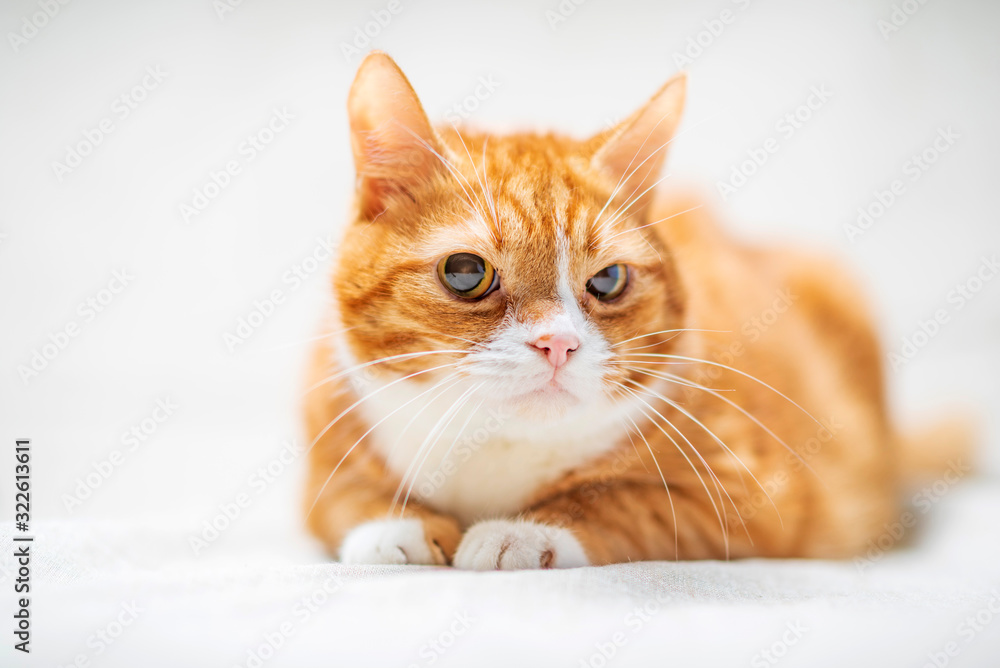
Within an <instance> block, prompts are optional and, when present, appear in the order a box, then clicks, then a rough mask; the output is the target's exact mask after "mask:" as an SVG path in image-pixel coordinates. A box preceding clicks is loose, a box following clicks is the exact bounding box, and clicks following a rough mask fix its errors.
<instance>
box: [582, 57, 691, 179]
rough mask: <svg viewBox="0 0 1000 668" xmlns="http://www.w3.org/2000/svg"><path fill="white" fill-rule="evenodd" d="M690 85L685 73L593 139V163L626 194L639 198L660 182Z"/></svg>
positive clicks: (674, 78) (673, 79)
mask: <svg viewBox="0 0 1000 668" xmlns="http://www.w3.org/2000/svg"><path fill="white" fill-rule="evenodd" d="M686 88H687V77H686V76H685V74H684V73H683V72H682V73H680V74H678V75H676V76H674V77H673V78H672V79H670V80H669V81H668V82H667V83H666V84H664V85H663V87H662V88H660V90H659V91H657V93H656V94H655V95H654V96H653V97H651V98H650V99H649V101H648V102H647V103H646V104H645V105H643V106H642V108H640V109H639V110H638V111H637V112H635V113H634V114H632V115H631V116H629V117H628V118H626V119H625V120H624V121H622V122H620V123H618V124H617V125H616V126H614V127H612V128H611V129H610V130H607V131H605V132H602V133H601V134H599V135H597V136H596V137H594V138H593V139H592V140H591V142H590V144H591V150H592V151H593V153H592V157H591V164H592V165H593V166H594V167H595V168H596V169H598V170H599V171H602V172H604V173H605V174H607V175H608V176H610V177H611V178H612V179H614V181H615V183H620V184H621V188H620V191H619V192H621V193H622V194H623V195H624V196H626V197H632V196H635V197H638V196H639V195H640V194H642V193H643V192H644V191H645V190H646V189H647V188H650V187H652V186H653V184H654V183H655V182H656V178H657V176H658V175H659V173H660V170H661V168H662V167H663V161H664V158H665V157H666V153H667V144H668V143H669V142H670V140H671V138H673V136H674V132H675V131H676V129H677V125H678V124H679V123H680V119H681V112H683V110H684V95H685V90H686Z"/></svg>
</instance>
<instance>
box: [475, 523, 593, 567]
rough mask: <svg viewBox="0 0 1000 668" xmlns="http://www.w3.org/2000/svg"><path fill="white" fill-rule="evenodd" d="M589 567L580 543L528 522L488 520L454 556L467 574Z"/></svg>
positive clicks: (477, 526)
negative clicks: (473, 572)
mask: <svg viewBox="0 0 1000 668" xmlns="http://www.w3.org/2000/svg"><path fill="white" fill-rule="evenodd" d="M589 564H590V562H589V560H588V559H587V555H586V553H585V552H584V550H583V546H582V545H580V541H578V540H577V539H576V537H575V536H574V535H573V534H572V533H571V532H570V531H569V530H568V529H563V528H561V527H555V526H549V525H546V524H539V523H537V522H529V521H524V520H520V521H511V520H489V521H486V522H479V523H477V524H474V525H472V526H471V527H470V528H469V530H468V531H466V532H465V536H464V537H463V538H462V542H461V543H460V544H459V546H458V551H457V552H456V553H455V566H456V567H457V568H464V569H466V570H474V571H490V570H504V571H509V570H520V569H528V568H575V567H578V566H588V565H589Z"/></svg>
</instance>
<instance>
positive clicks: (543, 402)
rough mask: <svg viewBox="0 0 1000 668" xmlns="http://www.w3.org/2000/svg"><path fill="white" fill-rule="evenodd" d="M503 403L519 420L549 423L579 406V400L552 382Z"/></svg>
mask: <svg viewBox="0 0 1000 668" xmlns="http://www.w3.org/2000/svg"><path fill="white" fill-rule="evenodd" d="M505 403H506V404H507V405H508V407H509V408H510V409H511V410H512V411H513V412H514V414H515V415H517V416H518V417H520V418H524V419H527V420H535V421H538V422H550V421H553V420H558V419H560V418H563V417H565V416H566V414H567V413H569V412H570V411H571V410H572V409H573V408H575V407H577V406H579V405H580V398H579V397H577V396H576V395H575V394H573V393H572V392H570V391H569V390H567V389H565V388H564V387H562V386H561V385H559V384H558V383H554V382H553V383H547V384H546V385H543V386H542V387H540V388H538V389H536V390H532V391H530V392H526V393H524V394H518V395H516V396H514V397H511V398H510V399H508V400H507V401H506V402H505Z"/></svg>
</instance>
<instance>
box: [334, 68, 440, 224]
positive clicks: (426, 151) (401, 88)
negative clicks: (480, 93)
mask: <svg viewBox="0 0 1000 668" xmlns="http://www.w3.org/2000/svg"><path fill="white" fill-rule="evenodd" d="M347 113H348V118H349V119H350V124H351V149H352V150H353V152H354V166H355V169H356V170H357V191H358V198H359V204H360V206H361V214H362V215H363V216H364V217H365V218H367V219H369V220H370V219H373V218H375V217H376V216H378V215H379V214H380V213H382V212H383V211H385V209H386V208H388V206H389V204H390V203H391V201H392V200H393V198H397V197H399V196H408V195H410V192H411V191H412V190H413V189H414V187H415V186H417V185H419V184H420V183H423V182H426V181H427V180H429V179H430V178H431V176H433V175H434V174H435V173H436V171H437V170H438V169H440V166H441V163H440V161H439V159H438V158H437V157H436V156H435V153H438V154H440V153H441V142H440V139H439V138H438V136H437V134H436V133H435V132H434V130H433V128H432V127H431V124H430V122H429V121H428V120H427V114H425V113H424V109H423V107H422V106H421V105H420V100H419V99H418V98H417V94H416V93H415V92H414V91H413V87H412V86H411V85H410V82H409V81H407V79H406V76H405V75H404V74H403V72H402V70H400V69H399V66H398V65H396V63H395V61H393V59H392V58H390V57H389V56H387V55H386V54H385V53H382V52H381V51H372V52H371V53H369V54H368V56H366V57H365V59H364V61H363V62H362V63H361V66H360V67H359V68H358V73H357V74H356V75H355V77H354V83H353V84H352V85H351V92H350V95H349V96H348V99H347ZM411 199H412V196H411Z"/></svg>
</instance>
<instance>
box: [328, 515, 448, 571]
mask: <svg viewBox="0 0 1000 668" xmlns="http://www.w3.org/2000/svg"><path fill="white" fill-rule="evenodd" d="M340 561H341V562H342V563H345V564H432V565H433V564H444V563H445V558H444V554H442V553H441V551H440V550H432V549H431V547H430V546H429V545H428V544H427V539H426V538H425V537H424V524H423V522H421V521H420V520H416V519H409V520H376V521H373V522H365V523H364V524H359V525H358V526H356V527H354V528H353V529H351V530H350V531H349V532H348V533H347V536H346V537H345V538H344V542H343V543H341V545H340Z"/></svg>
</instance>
